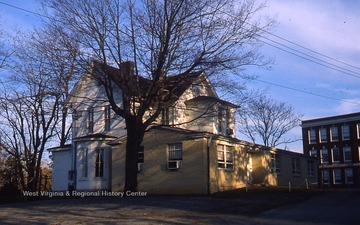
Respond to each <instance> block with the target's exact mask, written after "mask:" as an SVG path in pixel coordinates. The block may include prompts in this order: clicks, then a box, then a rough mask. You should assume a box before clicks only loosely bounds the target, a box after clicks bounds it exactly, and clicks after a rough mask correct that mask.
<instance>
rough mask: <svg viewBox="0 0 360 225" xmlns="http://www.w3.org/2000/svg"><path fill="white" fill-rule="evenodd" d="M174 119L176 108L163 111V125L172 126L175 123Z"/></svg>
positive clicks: (167, 108)
mask: <svg viewBox="0 0 360 225" xmlns="http://www.w3.org/2000/svg"><path fill="white" fill-rule="evenodd" d="M173 118H174V108H172V107H171V108H169V107H166V108H163V109H162V110H161V124H163V125H172V124H173V123H174V122H173Z"/></svg>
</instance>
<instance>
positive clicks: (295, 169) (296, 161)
mask: <svg viewBox="0 0 360 225" xmlns="http://www.w3.org/2000/svg"><path fill="white" fill-rule="evenodd" d="M292 175H293V176H300V175H301V168H300V158H295V157H293V158H292Z"/></svg>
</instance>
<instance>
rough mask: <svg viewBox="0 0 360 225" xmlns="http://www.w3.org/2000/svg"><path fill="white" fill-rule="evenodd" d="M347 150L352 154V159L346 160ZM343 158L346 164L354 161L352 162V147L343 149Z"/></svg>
mask: <svg viewBox="0 0 360 225" xmlns="http://www.w3.org/2000/svg"><path fill="white" fill-rule="evenodd" d="M347 150H349V152H350V159H346V157H345V156H346V154H345V152H347ZM343 157H344V162H345V163H346V162H352V161H353V160H352V152H351V147H350V146H344V147H343Z"/></svg>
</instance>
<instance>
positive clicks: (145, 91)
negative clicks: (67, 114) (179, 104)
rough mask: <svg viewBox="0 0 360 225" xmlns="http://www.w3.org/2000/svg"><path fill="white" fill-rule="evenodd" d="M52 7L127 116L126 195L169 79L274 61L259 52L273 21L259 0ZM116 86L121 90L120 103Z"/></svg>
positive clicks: (103, 1)
mask: <svg viewBox="0 0 360 225" xmlns="http://www.w3.org/2000/svg"><path fill="white" fill-rule="evenodd" d="M46 2H48V1H44V3H45V4H46ZM47 6H49V7H50V8H51V9H52V10H51V12H52V13H53V15H52V16H53V18H54V19H53V21H52V23H54V24H60V25H61V26H63V27H64V29H65V30H67V31H71V32H72V33H75V34H77V38H78V40H79V41H80V42H81V49H82V50H83V53H84V57H90V58H92V59H95V60H97V61H98V62H100V64H97V65H98V66H97V72H96V73H93V75H94V78H95V79H98V80H99V81H100V82H101V83H102V84H103V86H104V87H105V89H106V93H107V97H108V100H109V103H110V105H111V107H112V109H113V111H114V112H115V113H116V114H117V115H120V116H121V117H123V118H124V119H125V123H126V128H127V145H126V165H125V190H131V191H135V190H136V189H137V153H138V149H139V148H140V144H141V142H142V140H143V137H144V133H145V131H146V129H147V128H148V126H149V125H150V124H152V123H153V122H154V121H155V120H156V119H157V118H158V116H159V115H160V113H161V110H162V109H163V108H164V107H165V105H166V103H167V102H169V101H170V100H171V97H172V94H173V92H174V91H175V90H176V88H173V89H172V90H167V89H166V88H165V87H166V85H167V83H168V81H169V77H171V76H174V75H178V74H181V75H183V76H184V77H186V75H188V74H190V73H192V72H196V71H205V72H206V74H207V75H209V76H211V75H213V74H218V75H220V74H227V73H231V74H235V75H238V76H243V75H244V68H245V66H248V65H255V66H260V67H264V66H266V65H267V64H268V63H269V61H267V60H265V59H264V58H263V57H262V55H261V54H259V53H258V52H257V47H258V46H259V43H258V41H257V39H255V37H257V36H258V35H260V34H265V32H266V30H268V28H269V27H271V25H272V23H273V21H272V20H267V21H266V20H262V23H260V22H259V21H260V20H259V18H260V17H258V14H259V12H260V10H261V9H262V8H264V6H265V5H264V4H262V3H257V2H256V1H255V0H247V1H236V0H193V1H189V0H139V1H137V0H96V1H95V0H78V1H74V0H52V1H50V3H49V4H47ZM249 24H252V25H249ZM124 61H132V62H134V70H133V76H131V77H129V76H127V75H128V73H126V68H123V67H122V64H121V63H122V62H124ZM108 65H111V66H115V67H116V68H118V69H119V72H118V76H110V75H109V71H107V68H108V67H107V66H108ZM143 77H145V78H147V81H146V82H144V83H145V85H143V83H141V82H143V81H144V80H143V79H142V78H143ZM114 78H115V79H114ZM181 82H186V80H183V81H181ZM114 85H116V86H117V87H118V88H120V89H121V90H122V105H121V106H119V105H117V104H116V102H115V101H114V92H113V90H114V89H115V88H114ZM150 109H151V110H150ZM146 112H151V114H150V115H146Z"/></svg>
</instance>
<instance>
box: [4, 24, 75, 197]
mask: <svg viewBox="0 0 360 225" xmlns="http://www.w3.org/2000/svg"><path fill="white" fill-rule="evenodd" d="M59 34H60V32H59V30H53V29H52V28H48V29H46V28H44V30H41V31H37V32H35V33H34V34H33V35H32V36H30V37H28V36H26V35H25V37H27V38H25V41H24V42H19V43H18V45H16V46H14V49H15V52H14V54H13V56H12V57H11V62H10V63H9V65H8V71H9V72H8V74H7V76H4V77H2V78H1V82H2V83H1V84H2V85H1V94H0V96H1V98H0V119H1V121H2V123H1V125H0V132H1V136H2V141H3V142H2V144H3V150H4V151H6V153H7V154H8V155H9V156H11V157H12V159H14V160H15V162H16V166H17V172H18V173H17V175H18V176H19V182H20V184H21V188H22V189H23V190H30V191H34V190H36V187H37V185H38V179H39V176H40V168H41V162H42V157H43V154H44V151H45V150H46V148H47V146H48V145H49V144H50V141H54V142H58V141H59V142H60V145H64V144H65V142H66V140H67V139H68V136H69V135H70V127H69V123H68V122H66V119H67V111H66V109H64V107H63V103H64V101H65V99H66V98H67V96H68V95H69V92H70V89H71V83H72V82H73V81H74V79H75V78H74V77H73V76H74V74H77V73H76V68H77V67H76V66H77V64H76V63H75V62H77V60H76V57H77V53H78V51H77V49H76V45H75V46H74V44H75V43H76V42H73V41H72V40H71V41H70V40H68V39H63V36H61V35H59ZM29 40H31V41H29ZM71 46H72V47H71Z"/></svg>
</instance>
